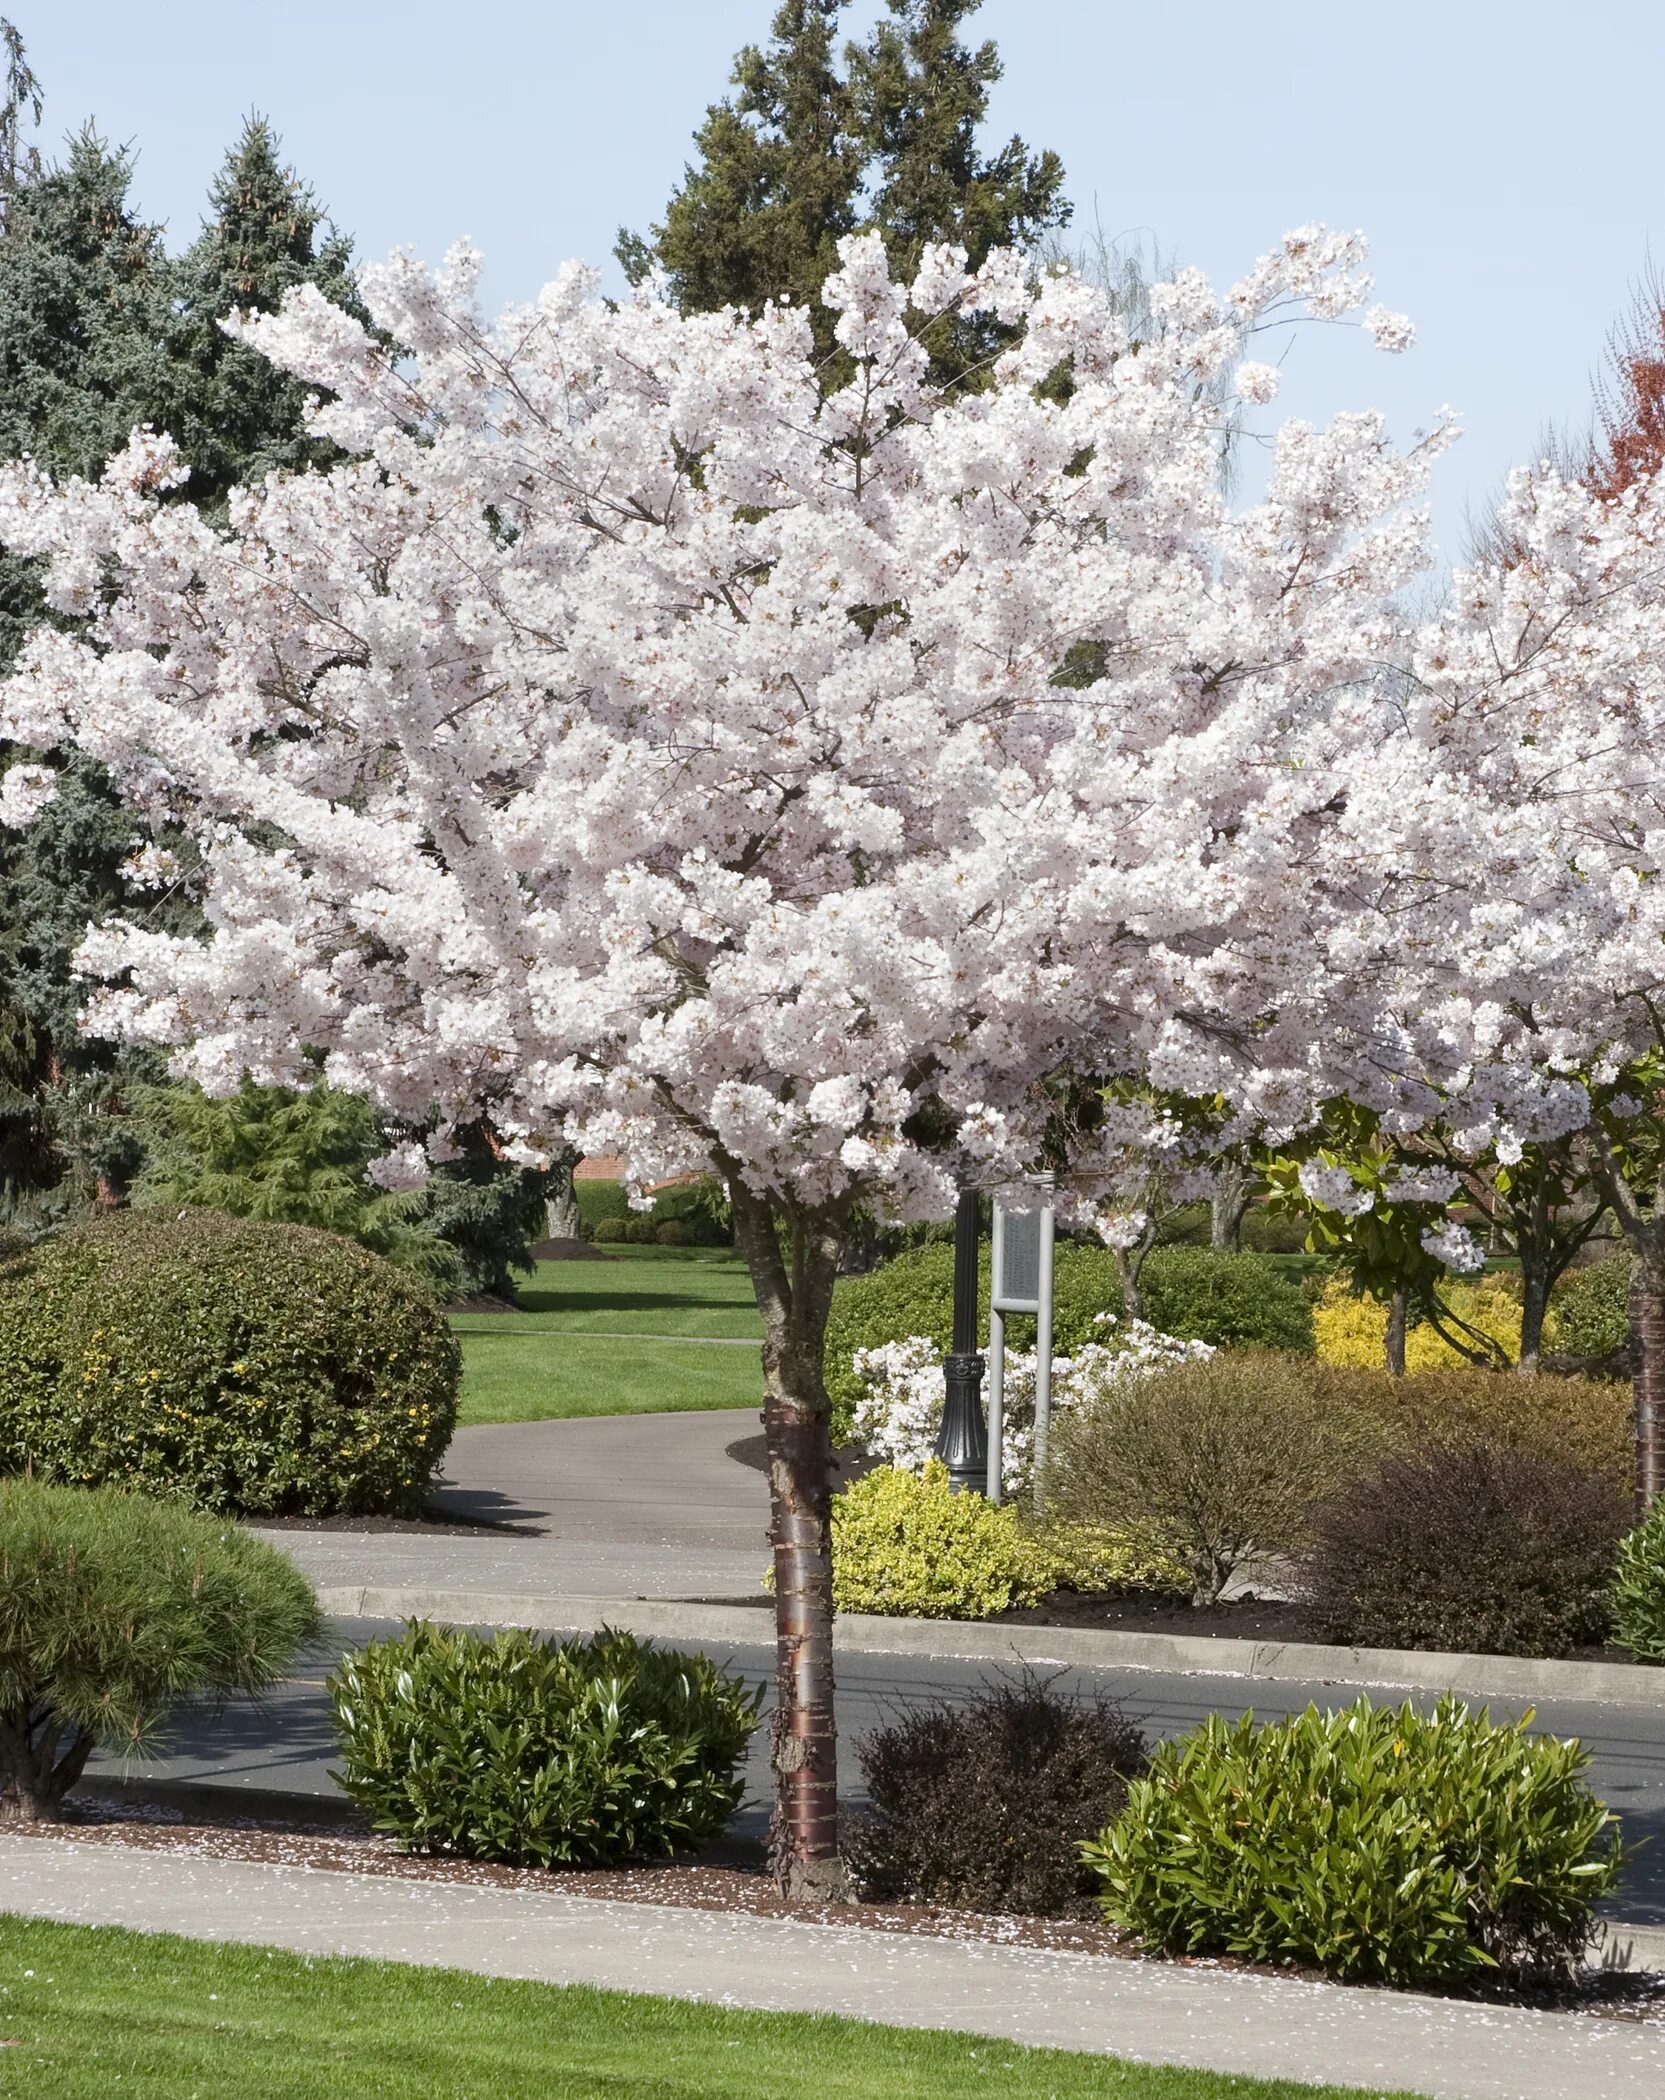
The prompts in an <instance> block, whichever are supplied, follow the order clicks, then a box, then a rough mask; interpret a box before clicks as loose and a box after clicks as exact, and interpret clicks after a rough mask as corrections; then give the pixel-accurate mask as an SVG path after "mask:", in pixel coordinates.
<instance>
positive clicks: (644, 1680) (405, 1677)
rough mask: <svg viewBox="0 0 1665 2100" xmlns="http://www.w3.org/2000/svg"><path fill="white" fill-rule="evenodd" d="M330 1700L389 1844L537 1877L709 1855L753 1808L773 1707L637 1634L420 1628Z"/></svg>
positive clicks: (348, 1779) (344, 1783)
mask: <svg viewBox="0 0 1665 2100" xmlns="http://www.w3.org/2000/svg"><path fill="white" fill-rule="evenodd" d="M329 1692H330V1698H331V1701H332V1703H333V1705H334V1709H335V1725H336V1732H337V1736H338V1738H339V1741H340V1745H341V1757H342V1770H341V1771H340V1772H339V1773H338V1774H337V1775H336V1781H337V1784H338V1785H339V1786H340V1787H341V1788H342V1790H343V1791H344V1792H345V1793H346V1794H347V1795H349V1796H350V1798H351V1799H352V1800H353V1801H354V1802H355V1803H356V1804H357V1806H358V1807H359V1808H360V1809H361V1810H362V1811H363V1812H364V1813H365V1814H366V1815H367V1816H368V1817H369V1819H370V1821H371V1822H372V1824H373V1825H374V1826H375V1828H376V1829H377V1830H380V1831H384V1832H386V1833H387V1835H388V1836H390V1837H392V1838H394V1839H396V1840H397V1841H398V1843H399V1844H400V1845H402V1846H403V1847H404V1848H405V1849H406V1850H407V1851H410V1852H432V1853H445V1854H450V1855H452V1856H454V1857H457V1858H462V1859H482V1860H497V1861H501V1862H503V1863H505V1864H507V1865H511V1866H526V1865H535V1866H540V1867H590V1866H611V1865H614V1864H617V1863H619V1862H621V1861H624V1860H631V1859H657V1858H664V1857H667V1856H668V1855H670V1854H672V1853H675V1852H699V1851H702V1850H704V1848H705V1847H706V1846H707V1845H709V1844H710V1843H711V1842H712V1840H713V1839H715V1838H716V1837H717V1836H718V1834H719V1833H720V1832H721V1830H722V1828H723V1825H724V1824H725V1823H726V1822H727V1821H728V1819H729V1817H730V1816H731V1815H732V1814H733V1813H734V1811H735V1809H736V1808H737V1807H738V1806H739V1805H740V1797H741V1793H742V1791H743V1786H742V1780H741V1776H740V1766H741V1762H742V1760H743V1758H744V1756H745V1752H746V1744H747V1742H748V1741H749V1739H750V1737H751V1733H752V1730H753V1729H754V1728H755V1727H756V1726H757V1720H758V1713H759V1709H760V1705H761V1701H762V1693H761V1692H760V1691H748V1690H747V1689H746V1688H745V1686H744V1685H743V1684H742V1682H741V1681H740V1679H739V1678H737V1677H734V1676H731V1675H730V1674H728V1673H727V1672H725V1671H723V1670H722V1669H720V1668H719V1667H718V1665H717V1664H716V1663H714V1662H712V1661H711V1659H710V1657H709V1656H705V1655H683V1654H680V1653H678V1652H676V1651H675V1650H672V1649H661V1648H655V1647H654V1646H653V1645H652V1644H651V1643H650V1642H647V1641H639V1640H637V1639H636V1638H635V1636H634V1635H632V1634H628V1633H615V1632H603V1633H600V1634H597V1635H596V1636H595V1637H594V1638H593V1639H588V1640H571V1641H563V1642H553V1641H540V1640H539V1639H537V1638H536V1636H534V1635H532V1634H529V1633H515V1632H509V1633H499V1634H497V1635H495V1636H494V1637H492V1638H489V1639H488V1638H487V1637H486V1636H484V1635H481V1634H476V1633H466V1632H455V1631H451V1630H449V1629H447V1628H444V1627H439V1626H431V1625H427V1624H423V1623H412V1624H411V1625H410V1626H408V1627H407V1628H406V1630H405V1632H404V1633H403V1634H402V1635H400V1636H399V1637H398V1638H396V1639H392V1640H386V1641H372V1642H371V1643H370V1644H369V1646H368V1647H365V1648H363V1649H361V1650H359V1652H358V1653H357V1654H356V1655H350V1656H348V1657H346V1658H345V1660H344V1661H343V1662H342V1663H341V1665H340V1667H339V1668H338V1669H337V1670H336V1671H335V1672H334V1674H333V1675H332V1676H331V1677H330V1679H329Z"/></svg>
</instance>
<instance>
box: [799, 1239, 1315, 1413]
mask: <svg viewBox="0 0 1665 2100" xmlns="http://www.w3.org/2000/svg"><path fill="white" fill-rule="evenodd" d="M1141 1290H1142V1293H1143V1297H1144V1306H1145V1318H1146V1319H1147V1320H1148V1321H1149V1322H1150V1324H1151V1325H1152V1326H1153V1327H1156V1328H1159V1329H1160V1330H1161V1331H1162V1332H1163V1333H1164V1334H1173V1335H1178V1336H1179V1337H1180V1339H1181V1340H1183V1341H1199V1342H1209V1343H1211V1344H1213V1346H1214V1347H1216V1348H1228V1349H1229V1348H1242V1347H1255V1348H1265V1349H1280V1350H1283V1351H1285V1352H1286V1353H1294V1354H1297V1355H1303V1356H1310V1355H1311V1354H1312V1348H1313V1340H1312V1312H1311V1308H1310V1306H1309V1305H1308V1303H1307V1297H1306V1292H1305V1291H1304V1289H1303V1288H1302V1285H1301V1282H1300V1279H1299V1277H1298V1276H1296V1275H1293V1274H1291V1273H1290V1272H1288V1271H1287V1270H1285V1269H1284V1268H1282V1267H1280V1265H1279V1264H1278V1263H1277V1262H1276V1261H1274V1260H1272V1259H1270V1258H1269V1257H1268V1256H1266V1255H1261V1254H1216V1253H1214V1252H1212V1251H1211V1250H1210V1249H1209V1248H1207V1247H1158V1248H1157V1249H1156V1250H1155V1252H1154V1253H1153V1254H1152V1255H1151V1256H1150V1258H1149V1260H1148V1261H1147V1262H1146V1263H1145V1266H1144V1270H1143V1273H1142V1276H1141ZM988 1302H989V1250H988V1246H987V1243H986V1242H985V1245H984V1248H983V1266H982V1273H981V1279H980V1281H979V1284H978V1305H979V1307H980V1308H981V1309H982V1313H983V1329H982V1331H983V1332H984V1333H985V1334H986V1333H987V1331H988ZM1121 1310H1122V1289H1121V1284H1120V1282H1119V1281H1118V1279H1117V1275H1116V1264H1115V1259H1114V1257H1113V1256H1112V1255H1111V1253H1110V1250H1109V1249H1108V1248H1107V1247H1098V1246H1090V1245H1088V1244H1086V1243H1085V1242H1083V1241H1077V1240H1061V1241H1060V1242H1059V1243H1058V1247H1057V1250H1056V1255H1055V1259H1054V1265H1053V1283H1052V1342H1053V1348H1054V1350H1055V1352H1056V1353H1057V1354H1058V1355H1060V1356H1068V1355H1070V1354H1072V1353H1073V1352H1074V1351H1075V1350H1077V1349H1079V1348H1080V1347H1081V1346H1082V1344H1083V1343H1085V1342H1090V1341H1093V1340H1094V1339H1095V1338H1098V1337H1099V1329H1098V1327H1097V1321H1098V1318H1099V1315H1100V1314H1101V1313H1106V1312H1108V1313H1114V1314H1116V1315H1118V1316H1119V1315H1120V1313H1121ZM953 1324H954V1249H953V1246H952V1245H951V1244H948V1243H936V1244H932V1245H928V1246H923V1247H916V1248H912V1249H910V1250H909V1251H908V1252H907V1253H905V1254H899V1255H897V1256H896V1258H895V1259H894V1260H893V1261H888V1262H885V1263H884V1264H882V1266H880V1267H879V1268H877V1269H874V1270H871V1271H870V1272H869V1273H868V1274H867V1275H865V1276H846V1277H842V1278H840V1280H839V1283H838V1285H837V1288H836V1289H835V1290H834V1292H833V1303H832V1314H831V1317H830V1318H829V1320H828V1322H827V1340H826V1351H825V1358H824V1364H825V1376H826V1384H827V1391H828V1393H829V1395H830V1396H831V1399H832V1403H833V1436H834V1440H835V1441H837V1442H843V1441H844V1440H845V1439H847V1438H848V1436H849V1434H850V1426H851V1423H852V1422H853V1420H854V1417H855V1408H856V1402H857V1400H858V1399H859V1398H860V1395H861V1383H860V1380H859V1379H858V1378H857V1377H856V1374H855V1370H854V1363H853V1360H854V1357H855V1354H856V1351H857V1350H858V1349H876V1348H880V1347H882V1346H883V1345H884V1344H885V1343H886V1342H898V1341H901V1340H903V1339H904V1338H905V1337H906V1336H908V1335H911V1334H922V1335H927V1336H929V1337H930V1339H931V1340H932V1341H934V1342H935V1343H936V1344H937V1345H938V1347H939V1348H941V1349H942V1350H944V1351H945V1352H946V1350H947V1348H948V1342H949V1336H950V1333H951V1331H952V1328H953ZM1006 1340H1007V1344H1008V1346H1009V1347H1011V1348H1015V1349H1032V1348H1033V1347H1034V1343H1035V1323H1034V1321H1033V1320H1032V1319H1025V1318H1013V1319H1011V1320H1009V1321H1008V1322H1007V1324H1006Z"/></svg>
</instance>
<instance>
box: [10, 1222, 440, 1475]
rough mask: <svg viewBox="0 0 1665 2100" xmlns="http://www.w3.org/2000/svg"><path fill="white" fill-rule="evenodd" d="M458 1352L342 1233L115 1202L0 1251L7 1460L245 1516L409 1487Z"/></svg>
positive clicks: (406, 1291) (404, 1287)
mask: <svg viewBox="0 0 1665 2100" xmlns="http://www.w3.org/2000/svg"><path fill="white" fill-rule="evenodd" d="M460 1371H461V1357H460V1354H459V1351H458V1347H457V1342H456V1338H455V1336H454V1335H453V1334H452V1333H451V1330H450V1328H449V1326H448V1325H447V1323H446V1321H445V1319H444V1317H443V1315H442V1314H441V1313H440V1312H439V1311H438V1310H437V1309H436V1308H435V1307H434V1305H433V1304H432V1302H431V1301H430V1300H429V1298H428V1297H427V1296H426V1295H425V1293H424V1292H423V1291H422V1290H421V1289H419V1288H418V1287H417V1286H415V1285H413V1284H412V1283H411V1282H410V1281H409V1280H408V1279H407V1278H405V1277H404V1276H402V1275H401V1274H400V1273H399V1272H398V1271H397V1270H396V1269H393V1268H391V1267H390V1266H389V1265H388V1264H387V1263H386V1262H384V1261H382V1260H381V1259H380V1258H379V1257H378V1256H376V1255H374V1254H371V1253H368V1252H367V1251H366V1250H365V1249H364V1248H363V1247H360V1246H357V1245H355V1244H354V1242H352V1241H351V1240H344V1239H339V1238H337V1237H336V1235H335V1234H333V1233H328V1232H318V1231H314V1230H313V1229H311V1228H310V1227H307V1226H302V1225H268V1224H263V1223H260V1222H258V1221H256V1220H254V1219H249V1218H230V1217H225V1216H223V1215H221V1214H220V1213H219V1212H217V1211H208V1210H200V1211H185V1212H183V1213H181V1214H179V1215H177V1216H174V1215H164V1214H163V1213H161V1212H159V1211H153V1210H139V1211H121V1212H117V1213H116V1214H115V1215H113V1216H110V1217H105V1218H101V1219H99V1220H97V1221H96V1222H95V1223H93V1224H90V1225H85V1226H83V1227H81V1228H80V1229H79V1230H78V1231H75V1232H70V1233H65V1234H64V1235H63V1236H62V1237H60V1238H57V1239H51V1240H43V1241H40V1242H38V1243H37V1244H36V1245H35V1246H33V1247H31V1248H29V1249H28V1250H27V1251H26V1252H25V1253H23V1254H20V1255H16V1256H14V1257H13V1258H12V1259H11V1260H10V1261H9V1262H6V1263H4V1264H3V1265H0V1472H23V1471H25V1470H28V1471H32V1472H33V1473H34V1474H36V1475H37V1476H38V1477H40V1478H42V1479H45V1480H52V1481H61V1482H64V1483H66V1484H68V1485H73V1486H78V1487H95V1486H101V1485H106V1484H108V1485H115V1486H122V1487H130V1488H135V1489H138V1490H140V1491H141V1492H143V1493H146V1494H155V1495H159V1496H169V1497H177V1498H178V1499H180V1500H183V1501H187V1502H191V1503H193V1504H195V1505H196V1506H197V1507H199V1508H202V1509H210V1510H224V1511H231V1512H239V1513H241V1514H244V1515H248V1516H269V1515H272V1516H275V1515H287V1514H306V1515H311V1516H328V1515H332V1514H335V1513H336V1512H347V1513H351V1514H355V1515H357V1514H363V1513H371V1512H378V1511H386V1510H399V1509H404V1508H408V1507H410V1506H412V1505H414V1504H417V1503H419V1502H420V1501H421V1498H422V1496H423V1494H424V1493H425V1491H426V1489H427V1486H428V1483H429V1481H430V1479H431V1478H432V1475H433V1471H434V1468H435V1466H436V1465H437V1464H438V1463H439V1460H440V1458H441V1457H442V1456H443V1454H444V1451H445V1447H446V1445H447V1444H448V1443H449V1442H450V1439H451V1431H452V1429H453V1427H454V1425H455V1423H456V1411H457V1381H458V1377H459V1375H460Z"/></svg>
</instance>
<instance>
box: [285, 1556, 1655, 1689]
mask: <svg viewBox="0 0 1665 2100" xmlns="http://www.w3.org/2000/svg"><path fill="white" fill-rule="evenodd" d="M318 1599H319V1603H320V1604H321V1605H322V1607H323V1609H324V1610H325V1611H327V1612H329V1613H330V1614H331V1615H332V1616H333V1617H335V1618H343V1619H440V1620H444V1621H446V1622H448V1623H450V1624H452V1625H459V1626H528V1627H532V1628H535V1629H537V1630H538V1631H540V1632H559V1633H593V1632H594V1631H595V1630H596V1629H597V1628H598V1627H601V1626H617V1627H620V1628H624V1629H628V1630H629V1631H630V1632H632V1633H639V1634H642V1635H653V1636H656V1637H658V1638H659V1639H662V1640H678V1641H711V1642H721V1643H725V1644H727V1645H730V1646H736V1647H739V1646H748V1645H758V1644H763V1645H767V1644H769V1643H770V1642H772V1640H773V1638H774V1627H773V1622H772V1620H771V1618H770V1616H769V1615H768V1613H767V1611H766V1610H764V1609H763V1608H761V1607H756V1606H748V1605H743V1604H703V1603H701V1602H699V1601H698V1600H697V1599H688V1600H680V1599H676V1598H656V1597H586V1596H552V1597H525V1596H493V1595H489V1594H487V1593H485V1592H481V1591H473V1590H417V1589H377V1588H370V1587H367V1588H323V1589H320V1591H319V1592H318ZM834 1637H835V1640H836V1643H837V1645H838V1647H840V1648H842V1649H844V1650H846V1651H847V1652H849V1653H851V1654H866V1655H917V1656H920V1657H922V1658H931V1657H937V1656H944V1657H953V1658H955V1659H956V1660H959V1661H967V1662H992V1663H1009V1662H1022V1663H1036V1664H1067V1665H1071V1666H1073V1667H1075V1668H1079V1669H1099V1670H1158V1671H1161V1672H1163V1673H1165V1674H1168V1675H1178V1676H1196V1677H1245V1678H1249V1679H1251V1680H1255V1679H1272V1680H1277V1679H1285V1678H1288V1679H1297V1680H1302V1679H1305V1680H1310V1679H1313V1678H1317V1679H1319V1680H1320V1681H1322V1682H1324V1683H1326V1684H1339V1685H1356V1686H1357V1687H1358V1688H1359V1689H1360V1690H1366V1691H1367V1690H1372V1689H1380V1690H1384V1691H1413V1692H1443V1691H1457V1692H1460V1693H1462V1694H1463V1695H1464V1696H1465V1697H1467V1698H1475V1699H1510V1700H1535V1699H1579V1700H1589V1701H1592V1702H1593V1703H1595V1704H1598V1705H1607V1706H1625V1707H1632V1708H1638V1709H1640V1710H1642V1711H1643V1712H1650V1713H1658V1714H1665V1670H1653V1669H1648V1668H1646V1667H1643V1666H1641V1665H1635V1664H1627V1663H1588V1662H1536V1661H1532V1660H1530V1659H1529V1658H1527V1657H1525V1656H1520V1655H1440V1654H1433V1653H1427V1654H1423V1653H1418V1652H1416V1651H1413V1650H1409V1649H1400V1648H1326V1647H1322V1646H1320V1645H1318V1644H1317V1643H1315V1642H1301V1641H1232V1640H1213V1639H1208V1638H1204V1637H1201V1636H1197V1635H1189V1636H1188V1635H1184V1634H1165V1633H1095V1632H1093V1631H1091V1630H1090V1629H1084V1628H1081V1627H1073V1626H1003V1625H998V1624H988V1623H976V1622H967V1621H960V1620H942V1619H881V1618H872V1617H868V1616H865V1615H863V1614H860V1613H855V1612H846V1613H843V1614H841V1615H840V1617H839V1619H838V1622H837V1627H836V1631H835V1636H834Z"/></svg>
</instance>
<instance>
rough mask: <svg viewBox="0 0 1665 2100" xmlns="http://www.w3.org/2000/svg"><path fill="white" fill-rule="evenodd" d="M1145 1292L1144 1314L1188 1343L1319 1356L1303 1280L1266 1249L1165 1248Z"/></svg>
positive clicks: (1145, 1280) (1149, 1267)
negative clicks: (1315, 1352)
mask: <svg viewBox="0 0 1665 2100" xmlns="http://www.w3.org/2000/svg"><path fill="white" fill-rule="evenodd" d="M1140 1291H1141V1294H1142V1295H1143V1298H1144V1304H1145V1314H1144V1316H1145V1318H1146V1319H1147V1320H1148V1321H1149V1322H1150V1323H1151V1325H1152V1326H1153V1327H1157V1328H1160V1329H1161V1331H1162V1332H1163V1333H1164V1334H1174V1335H1178V1336H1179V1338H1180V1340H1181V1341H1184V1342H1192V1341H1195V1342H1209V1343H1212V1345H1213V1346H1214V1347H1215V1348H1216V1349H1276V1350H1279V1351H1281V1352H1282V1353H1283V1354H1285V1355H1287V1356H1310V1355H1311V1354H1312V1349H1313V1341H1312V1308H1311V1306H1310V1305H1309V1304H1308V1303H1307V1294H1306V1292H1305V1290H1304V1289H1303V1288H1302V1285H1301V1280H1300V1278H1299V1276H1297V1275H1292V1274H1291V1273H1290V1272H1289V1271H1288V1270H1286V1269H1283V1268H1281V1267H1280V1266H1279V1265H1278V1263H1277V1262H1275V1261H1273V1260H1272V1259H1271V1258H1270V1257H1269V1256H1267V1255H1264V1254H1216V1253H1215V1252H1214V1251H1213V1249H1212V1248H1209V1247H1158V1248H1157V1249H1156V1251H1155V1252H1154V1253H1153V1254H1152V1255H1151V1257H1150V1259H1149V1260H1148V1261H1147V1262H1146V1263H1145V1267H1144V1273H1143V1275H1142V1276H1141V1278H1140Z"/></svg>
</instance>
